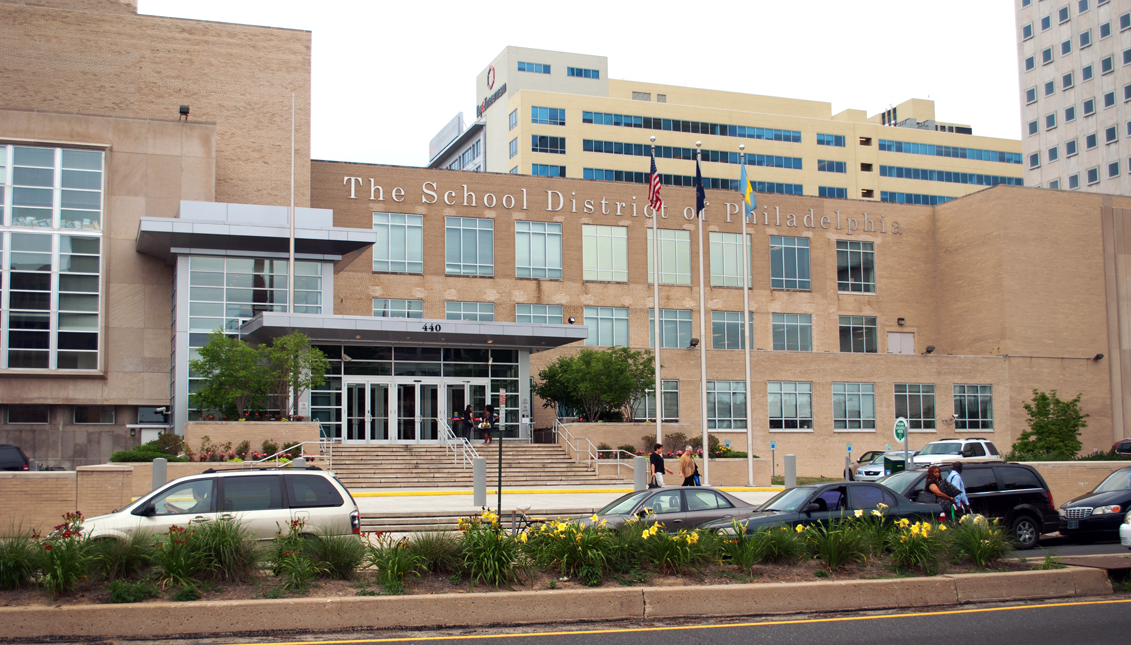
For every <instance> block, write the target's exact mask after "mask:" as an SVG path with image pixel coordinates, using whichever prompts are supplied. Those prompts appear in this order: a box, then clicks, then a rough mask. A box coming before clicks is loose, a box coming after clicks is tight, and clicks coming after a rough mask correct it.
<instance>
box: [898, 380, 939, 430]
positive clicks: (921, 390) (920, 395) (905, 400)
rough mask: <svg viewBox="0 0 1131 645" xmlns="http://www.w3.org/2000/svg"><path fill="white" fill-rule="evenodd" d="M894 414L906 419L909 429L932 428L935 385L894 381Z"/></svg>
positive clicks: (933, 425)
mask: <svg viewBox="0 0 1131 645" xmlns="http://www.w3.org/2000/svg"><path fill="white" fill-rule="evenodd" d="M895 416H896V418H899V417H903V418H904V419H907V426H908V428H910V429H911V430H934V429H935V386H934V385H932V384H930V383H896V384H895Z"/></svg>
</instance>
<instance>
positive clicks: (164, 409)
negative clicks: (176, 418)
mask: <svg viewBox="0 0 1131 645" xmlns="http://www.w3.org/2000/svg"><path fill="white" fill-rule="evenodd" d="M153 411H154V412H156V413H157V414H169V408H168V407H165V406H161V407H159V408H153Z"/></svg>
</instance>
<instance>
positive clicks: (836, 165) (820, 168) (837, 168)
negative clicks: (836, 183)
mask: <svg viewBox="0 0 1131 645" xmlns="http://www.w3.org/2000/svg"><path fill="white" fill-rule="evenodd" d="M817 172H840V173H847V172H848V165H847V164H846V163H845V162H843V161H826V160H824V159H818V160H817Z"/></svg>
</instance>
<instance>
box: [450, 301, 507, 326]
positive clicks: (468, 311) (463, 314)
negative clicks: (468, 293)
mask: <svg viewBox="0 0 1131 645" xmlns="http://www.w3.org/2000/svg"><path fill="white" fill-rule="evenodd" d="M444 317H445V318H446V319H448V320H470V321H471V322H491V321H493V320H495V303H493V302H453V301H448V302H446V303H444Z"/></svg>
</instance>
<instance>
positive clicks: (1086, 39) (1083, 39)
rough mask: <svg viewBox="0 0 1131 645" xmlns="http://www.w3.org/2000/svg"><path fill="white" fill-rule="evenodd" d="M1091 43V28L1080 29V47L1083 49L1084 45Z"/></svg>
mask: <svg viewBox="0 0 1131 645" xmlns="http://www.w3.org/2000/svg"><path fill="white" fill-rule="evenodd" d="M1091 44H1092V30H1091V29H1088V30H1086V31H1081V32H1080V49H1084V48H1085V47H1090V46H1091Z"/></svg>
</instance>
